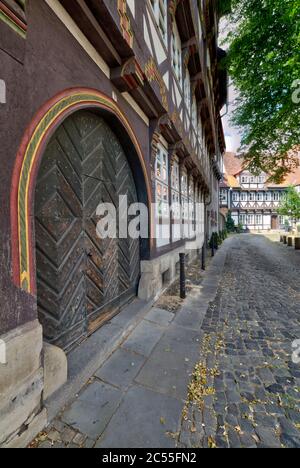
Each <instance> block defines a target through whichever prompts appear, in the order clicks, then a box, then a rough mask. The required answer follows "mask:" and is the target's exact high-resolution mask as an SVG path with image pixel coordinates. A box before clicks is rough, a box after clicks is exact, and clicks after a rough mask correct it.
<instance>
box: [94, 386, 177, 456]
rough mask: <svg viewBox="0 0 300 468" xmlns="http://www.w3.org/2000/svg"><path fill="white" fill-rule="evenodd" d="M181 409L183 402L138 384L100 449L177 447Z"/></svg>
mask: <svg viewBox="0 0 300 468" xmlns="http://www.w3.org/2000/svg"><path fill="white" fill-rule="evenodd" d="M181 412H182V402H181V401H179V400H177V399H175V398H172V397H169V396H165V395H160V394H158V393H156V392H153V391H151V390H148V389H146V388H143V387H138V386H134V387H132V388H131V389H130V390H129V392H128V393H127V395H126V397H125V399H124V401H123V402H122V404H121V406H120V408H119V409H118V411H117V412H116V414H115V415H114V417H113V419H112V421H111V423H110V425H109V427H108V428H107V429H106V431H105V432H104V434H103V435H102V436H101V438H100V439H99V441H98V442H97V444H96V448H174V447H175V440H174V437H175V435H176V432H177V431H178V423H179V420H180V415H181Z"/></svg>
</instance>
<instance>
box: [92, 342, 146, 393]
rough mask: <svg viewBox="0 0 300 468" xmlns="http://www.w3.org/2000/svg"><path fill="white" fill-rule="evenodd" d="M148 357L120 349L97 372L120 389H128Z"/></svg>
mask: <svg viewBox="0 0 300 468" xmlns="http://www.w3.org/2000/svg"><path fill="white" fill-rule="evenodd" d="M145 361H146V358H145V357H144V356H141V355H139V354H135V353H132V352H129V351H127V350H126V349H118V350H117V351H116V352H115V353H114V354H113V355H112V356H111V358H110V359H108V361H106V363H105V364H104V365H103V366H102V367H101V368H100V369H99V370H98V371H97V372H96V373H95V376H96V377H98V378H99V379H101V380H103V381H104V382H107V383H109V384H111V385H114V386H116V387H118V388H120V389H123V390H125V389H127V388H128V387H129V386H130V384H131V383H132V382H133V380H134V378H135V377H136V376H137V374H138V373H139V371H140V369H141V367H142V366H143V365H144V363H145Z"/></svg>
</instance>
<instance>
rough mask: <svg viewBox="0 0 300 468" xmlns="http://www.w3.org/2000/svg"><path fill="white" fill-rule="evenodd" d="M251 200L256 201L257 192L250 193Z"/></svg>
mask: <svg viewBox="0 0 300 468" xmlns="http://www.w3.org/2000/svg"><path fill="white" fill-rule="evenodd" d="M249 200H250V201H255V193H250V194H249Z"/></svg>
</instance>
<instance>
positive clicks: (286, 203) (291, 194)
mask: <svg viewBox="0 0 300 468" xmlns="http://www.w3.org/2000/svg"><path fill="white" fill-rule="evenodd" d="M278 213H279V214H280V215H281V216H287V217H288V218H290V219H291V220H293V222H294V223H296V222H297V221H298V220H299V219H300V194H299V193H298V192H297V190H296V189H295V187H293V186H291V187H289V188H288V190H287V193H286V195H285V196H284V198H283V200H282V201H281V203H280V205H279V208H278Z"/></svg>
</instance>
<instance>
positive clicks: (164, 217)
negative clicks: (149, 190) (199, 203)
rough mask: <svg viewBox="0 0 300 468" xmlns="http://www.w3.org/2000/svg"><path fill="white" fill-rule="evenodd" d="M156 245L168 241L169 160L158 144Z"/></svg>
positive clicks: (163, 148) (164, 150)
mask: <svg viewBox="0 0 300 468" xmlns="http://www.w3.org/2000/svg"><path fill="white" fill-rule="evenodd" d="M155 186H156V239H157V246H158V247H162V246H165V245H167V244H169V243H170V206H169V162H168V151H167V149H166V148H165V147H164V146H163V145H159V146H158V150H157V156H156V168H155Z"/></svg>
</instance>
